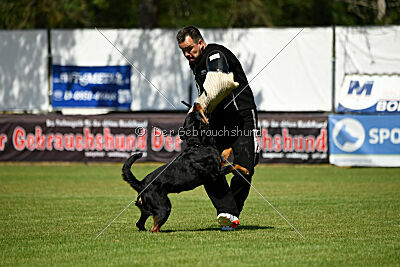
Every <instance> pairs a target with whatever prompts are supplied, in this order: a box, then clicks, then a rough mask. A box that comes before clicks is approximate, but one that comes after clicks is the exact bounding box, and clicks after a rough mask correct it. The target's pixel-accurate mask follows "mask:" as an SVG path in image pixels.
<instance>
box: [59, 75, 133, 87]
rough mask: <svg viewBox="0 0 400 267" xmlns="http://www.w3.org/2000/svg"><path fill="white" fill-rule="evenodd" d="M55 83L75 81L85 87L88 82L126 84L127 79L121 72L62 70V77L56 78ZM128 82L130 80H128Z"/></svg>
mask: <svg viewBox="0 0 400 267" xmlns="http://www.w3.org/2000/svg"><path fill="white" fill-rule="evenodd" d="M54 82H55V83H75V84H79V85H81V86H83V87H85V86H87V85H88V84H117V85H124V84H125V81H124V79H123V75H122V74H121V73H120V72H117V73H110V72H96V73H90V72H84V73H80V72H61V73H60V78H59V79H57V78H55V79H54ZM126 82H128V81H126Z"/></svg>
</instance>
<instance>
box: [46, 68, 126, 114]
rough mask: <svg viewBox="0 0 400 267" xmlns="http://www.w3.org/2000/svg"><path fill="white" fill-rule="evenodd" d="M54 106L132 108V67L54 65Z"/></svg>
mask: <svg viewBox="0 0 400 267" xmlns="http://www.w3.org/2000/svg"><path fill="white" fill-rule="evenodd" d="M52 72H53V93H52V105H53V107H54V108H71V107H73V108H79V107H80V108H94V107H101V108H115V109H129V108H130V105H131V102H132V98H131V82H130V78H131V66H104V67H78V66H60V65H53V66H52Z"/></svg>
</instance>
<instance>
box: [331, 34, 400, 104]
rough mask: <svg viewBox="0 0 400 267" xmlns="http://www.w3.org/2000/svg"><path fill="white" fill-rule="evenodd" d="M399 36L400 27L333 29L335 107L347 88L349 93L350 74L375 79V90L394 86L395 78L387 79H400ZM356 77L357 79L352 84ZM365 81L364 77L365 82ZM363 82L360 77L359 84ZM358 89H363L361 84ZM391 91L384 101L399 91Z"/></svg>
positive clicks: (394, 96)
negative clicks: (390, 94)
mask: <svg viewBox="0 0 400 267" xmlns="http://www.w3.org/2000/svg"><path fill="white" fill-rule="evenodd" d="M399 36H400V26H384V27H338V28H336V102H335V105H336V107H338V104H339V101H342V100H343V92H344V91H345V90H346V88H347V90H349V86H350V82H351V79H352V78H351V77H352V76H351V75H364V76H365V77H367V76H366V75H368V76H373V77H374V78H373V79H374V80H376V79H378V80H377V82H376V83H377V84H376V83H375V82H374V87H375V86H376V85H378V84H381V85H378V87H380V88H383V87H388V86H387V85H390V86H391V85H392V84H393V81H394V79H397V78H391V77H389V76H390V75H392V76H400V38H399ZM377 76H382V77H387V78H377ZM348 77H349V78H348ZM358 78H360V76H358V77H356V79H354V81H357V79H358ZM368 79H369V78H366V81H368ZM383 79H384V80H385V81H383ZM362 80H363V78H360V80H359V82H361V81H362ZM369 81H371V80H369ZM396 83H397V82H396ZM382 84H384V85H382ZM360 86H361V88H362V86H364V83H363V84H360ZM382 86H383V87H382ZM374 90H375V89H373V93H377V90H375V92H374ZM381 90H387V91H386V92H388V91H389V89H381ZM393 92H394V93H393V94H392V96H390V97H389V99H385V100H390V99H391V98H396V94H397V92H398V91H396V90H394V91H393ZM360 101H361V100H360ZM361 102H362V101H361Z"/></svg>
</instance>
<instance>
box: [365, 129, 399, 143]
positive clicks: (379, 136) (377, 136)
mask: <svg viewBox="0 0 400 267" xmlns="http://www.w3.org/2000/svg"><path fill="white" fill-rule="evenodd" d="M369 136H370V139H369V143H370V144H377V143H379V144H383V142H385V140H390V142H391V143H393V144H395V145H397V144H400V128H393V129H391V130H390V129H388V128H379V129H378V128H372V129H370V130H369Z"/></svg>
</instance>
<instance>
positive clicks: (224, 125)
mask: <svg viewBox="0 0 400 267" xmlns="http://www.w3.org/2000/svg"><path fill="white" fill-rule="evenodd" d="M176 39H177V42H178V45H179V48H180V49H181V50H182V52H183V54H184V56H185V57H186V59H187V60H188V61H189V66H190V68H191V69H192V71H193V74H194V77H195V81H196V85H197V90H198V94H199V96H200V95H201V94H202V93H204V91H205V89H204V87H203V84H204V81H205V80H206V77H207V73H208V72H214V73H215V72H223V73H233V77H234V81H235V82H238V83H239V86H238V87H237V88H236V89H233V91H232V92H231V93H230V94H229V95H228V96H226V97H225V98H224V99H222V100H221V102H219V104H218V105H217V106H216V108H215V109H214V110H213V111H212V112H211V114H209V122H210V126H211V129H213V130H215V131H213V132H220V133H223V134H222V136H216V141H217V146H218V149H219V150H220V151H221V152H222V151H223V150H224V149H225V148H229V147H232V149H233V156H234V163H235V164H239V165H241V166H243V167H244V168H246V169H247V170H249V172H250V174H249V175H244V174H242V175H239V174H235V176H234V177H233V178H232V181H231V186H230V187H229V185H228V183H227V181H226V178H225V177H221V178H220V179H217V181H216V182H212V183H209V184H207V185H205V186H204V187H205V190H206V192H207V194H208V196H209V197H210V199H211V201H212V203H213V205H214V207H215V208H216V210H217V219H218V222H219V223H220V224H221V227H222V230H235V229H236V228H237V226H238V225H239V219H238V217H239V214H240V212H241V211H242V209H243V205H244V201H245V200H246V198H247V196H248V195H249V191H250V184H249V182H251V177H252V176H253V174H254V166H255V165H256V164H257V163H258V153H257V149H258V145H257V139H256V130H257V120H258V119H257V110H256V105H255V102H254V96H253V93H252V91H251V88H250V86H249V85H248V81H247V78H246V75H245V73H244V71H243V68H242V66H241V64H240V62H239V60H238V59H237V58H236V56H235V55H234V54H233V53H232V52H231V51H230V50H229V49H227V48H226V47H224V46H222V45H218V44H208V45H207V44H206V43H205V41H204V39H203V37H202V35H201V33H200V31H199V30H198V29H197V28H196V27H194V26H188V27H185V28H183V29H181V30H179V32H178V33H177V35H176ZM217 130H222V131H217ZM243 177H244V178H245V179H246V180H247V181H246V180H244V178H243Z"/></svg>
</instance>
